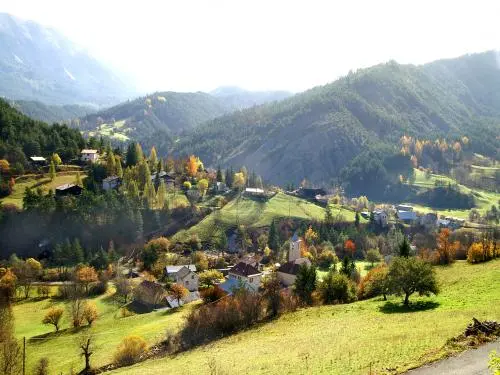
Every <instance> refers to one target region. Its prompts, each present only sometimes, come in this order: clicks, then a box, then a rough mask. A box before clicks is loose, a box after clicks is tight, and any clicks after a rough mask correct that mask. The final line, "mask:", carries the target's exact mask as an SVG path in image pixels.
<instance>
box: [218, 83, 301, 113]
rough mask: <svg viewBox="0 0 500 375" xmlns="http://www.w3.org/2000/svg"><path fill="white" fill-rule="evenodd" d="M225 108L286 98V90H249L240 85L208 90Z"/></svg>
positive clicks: (288, 94)
mask: <svg viewBox="0 0 500 375" xmlns="http://www.w3.org/2000/svg"><path fill="white" fill-rule="evenodd" d="M210 94H211V95H213V96H215V97H217V98H219V99H220V100H221V102H222V104H223V105H224V107H225V108H227V109H232V110H237V109H244V108H249V107H252V106H255V105H261V104H265V103H268V102H273V101H276V100H282V99H285V98H288V97H289V96H291V95H292V93H290V92H288V91H249V90H245V89H242V88H240V87H234V86H221V87H218V88H216V89H215V90H213V91H211V92H210Z"/></svg>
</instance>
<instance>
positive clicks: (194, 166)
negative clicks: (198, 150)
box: [186, 155, 199, 177]
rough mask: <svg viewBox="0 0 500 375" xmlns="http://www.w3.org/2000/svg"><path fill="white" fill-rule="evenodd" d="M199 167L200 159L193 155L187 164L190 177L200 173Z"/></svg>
mask: <svg viewBox="0 0 500 375" xmlns="http://www.w3.org/2000/svg"><path fill="white" fill-rule="evenodd" d="M198 166H199V163H198V158H197V157H196V156H194V155H191V156H190V157H189V158H188V160H187V163H186V170H187V173H188V175H190V176H191V177H194V176H196V173H198Z"/></svg>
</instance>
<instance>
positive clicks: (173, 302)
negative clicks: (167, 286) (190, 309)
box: [165, 291, 200, 309]
mask: <svg viewBox="0 0 500 375" xmlns="http://www.w3.org/2000/svg"><path fill="white" fill-rule="evenodd" d="M165 299H166V302H167V303H168V305H169V306H170V307H171V308H172V309H175V308H176V307H179V306H182V305H185V304H186V303H189V302H193V301H197V300H199V299H200V292H198V291H195V292H189V294H188V295H187V296H186V297H184V298H182V299H181V300H180V301H177V299H175V298H173V297H172V296H169V295H167V297H166V298H165Z"/></svg>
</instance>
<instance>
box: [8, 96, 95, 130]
mask: <svg viewBox="0 0 500 375" xmlns="http://www.w3.org/2000/svg"><path fill="white" fill-rule="evenodd" d="M11 105H12V106H13V107H14V108H16V109H17V110H18V111H20V112H22V113H23V114H25V115H26V116H29V117H31V118H32V119H34V120H39V121H44V122H47V123H55V122H57V123H65V124H71V123H72V121H73V120H74V119H77V118H79V117H84V116H86V115H88V114H91V113H94V112H95V111H96V108H95V107H90V106H83V105H79V104H66V105H48V104H44V103H42V102H37V101H34V100H15V101H12V103H11Z"/></svg>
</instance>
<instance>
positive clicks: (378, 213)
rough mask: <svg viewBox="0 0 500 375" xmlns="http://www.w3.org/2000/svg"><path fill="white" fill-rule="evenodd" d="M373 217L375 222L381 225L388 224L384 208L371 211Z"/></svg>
mask: <svg viewBox="0 0 500 375" xmlns="http://www.w3.org/2000/svg"><path fill="white" fill-rule="evenodd" d="M373 219H374V220H375V223H377V224H378V225H380V226H381V227H386V226H387V224H388V216H387V212H385V211H384V210H375V211H373Z"/></svg>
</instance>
